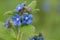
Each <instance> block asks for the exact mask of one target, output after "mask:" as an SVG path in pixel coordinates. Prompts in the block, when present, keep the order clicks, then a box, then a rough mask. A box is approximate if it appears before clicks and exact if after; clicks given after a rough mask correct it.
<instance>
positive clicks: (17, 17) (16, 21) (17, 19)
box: [12, 14, 21, 26]
mask: <svg viewBox="0 0 60 40" xmlns="http://www.w3.org/2000/svg"><path fill="white" fill-rule="evenodd" d="M12 20H13V24H14V25H15V26H16V25H18V26H20V24H21V22H20V15H19V14H15V15H14V16H13V17H12Z"/></svg>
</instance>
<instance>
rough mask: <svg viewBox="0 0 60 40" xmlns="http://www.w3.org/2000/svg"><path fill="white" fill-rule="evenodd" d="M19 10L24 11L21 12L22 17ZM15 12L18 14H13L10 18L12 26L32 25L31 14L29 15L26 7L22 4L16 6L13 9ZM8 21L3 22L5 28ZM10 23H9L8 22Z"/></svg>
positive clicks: (29, 10)
mask: <svg viewBox="0 0 60 40" xmlns="http://www.w3.org/2000/svg"><path fill="white" fill-rule="evenodd" d="M20 10H21V11H22V10H24V11H22V15H21V12H20ZM15 11H17V12H18V13H16V14H14V15H13V16H11V20H12V23H13V25H14V26H20V25H21V24H22V25H24V24H31V23H32V18H33V16H32V14H30V12H31V8H30V7H28V6H26V5H25V4H24V3H21V4H18V5H17V6H16V8H15ZM8 21H9V20H6V22H5V26H7V24H8ZM10 23H11V22H10Z"/></svg>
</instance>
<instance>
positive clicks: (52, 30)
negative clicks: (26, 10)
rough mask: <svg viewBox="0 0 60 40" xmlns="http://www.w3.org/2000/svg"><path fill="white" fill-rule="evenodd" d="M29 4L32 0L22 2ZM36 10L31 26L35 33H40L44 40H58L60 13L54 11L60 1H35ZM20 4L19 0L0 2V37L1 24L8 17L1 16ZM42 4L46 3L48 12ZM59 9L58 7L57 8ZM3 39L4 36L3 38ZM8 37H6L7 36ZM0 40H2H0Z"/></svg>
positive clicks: (3, 0) (59, 34) (0, 0)
mask: <svg viewBox="0 0 60 40" xmlns="http://www.w3.org/2000/svg"><path fill="white" fill-rule="evenodd" d="M24 1H27V4H29V3H30V2H31V1H32V0H24ZM36 1H37V5H36V8H38V9H40V11H37V12H36V13H33V15H34V21H33V23H32V24H33V25H34V26H35V27H36V33H39V32H42V33H43V35H44V38H45V40H60V11H56V6H57V4H60V0H36ZM19 3H21V1H20V0H0V37H2V36H1V35H4V34H6V33H4V31H3V34H2V29H1V25H2V23H1V22H4V20H5V19H6V18H7V17H8V16H7V15H6V16H4V15H3V14H4V13H5V12H6V11H10V10H13V9H14V8H15V7H16V5H17V4H19ZM43 3H44V4H45V3H47V4H48V5H49V7H50V9H49V10H48V9H47V8H48V7H47V8H46V9H43V6H42V5H43ZM59 8H60V7H59ZM4 37H5V36H4ZM7 37H8V36H7ZM0 40H3V39H2V38H0Z"/></svg>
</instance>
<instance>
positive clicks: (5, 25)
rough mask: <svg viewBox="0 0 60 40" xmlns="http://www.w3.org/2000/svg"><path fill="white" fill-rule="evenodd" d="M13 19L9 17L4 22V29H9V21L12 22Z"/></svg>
mask: <svg viewBox="0 0 60 40" xmlns="http://www.w3.org/2000/svg"><path fill="white" fill-rule="evenodd" d="M10 19H11V18H10V17H8V18H7V19H6V20H5V21H4V27H8V21H9V20H10Z"/></svg>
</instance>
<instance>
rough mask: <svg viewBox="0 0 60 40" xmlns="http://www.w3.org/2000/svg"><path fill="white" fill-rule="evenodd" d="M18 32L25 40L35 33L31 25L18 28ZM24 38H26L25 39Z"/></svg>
mask: <svg viewBox="0 0 60 40" xmlns="http://www.w3.org/2000/svg"><path fill="white" fill-rule="evenodd" d="M20 31H21V32H22V33H23V34H22V35H23V39H22V40H27V39H28V37H32V36H33V35H34V33H35V27H34V26H32V25H24V26H21V27H20ZM25 36H26V37H25Z"/></svg>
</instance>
